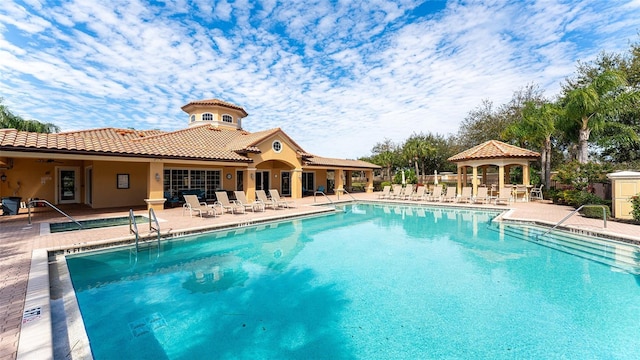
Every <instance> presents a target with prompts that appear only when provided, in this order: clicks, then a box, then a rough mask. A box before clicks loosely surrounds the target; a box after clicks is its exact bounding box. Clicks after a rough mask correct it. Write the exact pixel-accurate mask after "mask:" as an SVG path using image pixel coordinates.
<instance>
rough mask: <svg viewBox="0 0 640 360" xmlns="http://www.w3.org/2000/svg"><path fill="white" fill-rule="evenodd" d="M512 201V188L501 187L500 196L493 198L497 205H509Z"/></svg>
mask: <svg viewBox="0 0 640 360" xmlns="http://www.w3.org/2000/svg"><path fill="white" fill-rule="evenodd" d="M510 202H511V188H506V187H503V188H500V191H499V192H498V197H497V198H495V199H494V200H493V203H494V204H496V205H500V204H503V205H508V204H509V203H510Z"/></svg>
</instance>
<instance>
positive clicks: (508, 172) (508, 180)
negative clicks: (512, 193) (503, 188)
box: [502, 165, 511, 184]
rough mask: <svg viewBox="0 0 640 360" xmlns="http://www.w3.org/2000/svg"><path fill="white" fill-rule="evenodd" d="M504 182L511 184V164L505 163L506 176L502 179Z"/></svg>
mask: <svg viewBox="0 0 640 360" xmlns="http://www.w3.org/2000/svg"><path fill="white" fill-rule="evenodd" d="M502 183H503V184H505V183H506V184H511V166H509V165H505V167H504V178H503V180H502Z"/></svg>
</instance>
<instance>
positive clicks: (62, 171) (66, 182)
mask: <svg viewBox="0 0 640 360" xmlns="http://www.w3.org/2000/svg"><path fill="white" fill-rule="evenodd" d="M78 172H79V168H77V167H59V168H58V169H57V171H56V173H57V175H58V176H57V179H56V180H57V181H56V183H57V184H56V188H57V191H56V202H57V203H58V204H76V203H79V202H80V184H79V180H80V179H79V178H78Z"/></svg>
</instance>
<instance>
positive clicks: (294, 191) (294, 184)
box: [291, 168, 303, 199]
mask: <svg viewBox="0 0 640 360" xmlns="http://www.w3.org/2000/svg"><path fill="white" fill-rule="evenodd" d="M291 177H292V178H291V198H292V199H301V198H302V195H303V194H302V169H300V168H296V169H293V174H292V176H291Z"/></svg>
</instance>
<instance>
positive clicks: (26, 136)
mask: <svg viewBox="0 0 640 360" xmlns="http://www.w3.org/2000/svg"><path fill="white" fill-rule="evenodd" d="M241 132H242V131H238V130H220V129H216V128H213V127H211V126H209V125H203V126H198V127H192V128H188V129H184V130H178V131H174V132H161V131H149V132H144V131H142V132H140V131H131V130H127V129H114V128H107V129H96V130H88V131H77V132H68V133H57V134H41V133H32V132H26V131H17V130H15V129H0V149H2V150H5V151H10V150H13V151H39V152H43V153H46V152H57V153H61V152H66V153H75V154H84V155H127V156H140V157H165V158H176V159H179V158H182V159H203V160H222V161H241V162H250V159H249V158H247V157H246V156H243V155H241V154H238V153H237V152H236V151H233V150H229V149H226V148H225V147H226V146H227V145H228V143H229V142H232V141H233V140H234V139H235V138H236V137H237V136H240V134H241ZM141 135H142V136H141Z"/></svg>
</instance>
